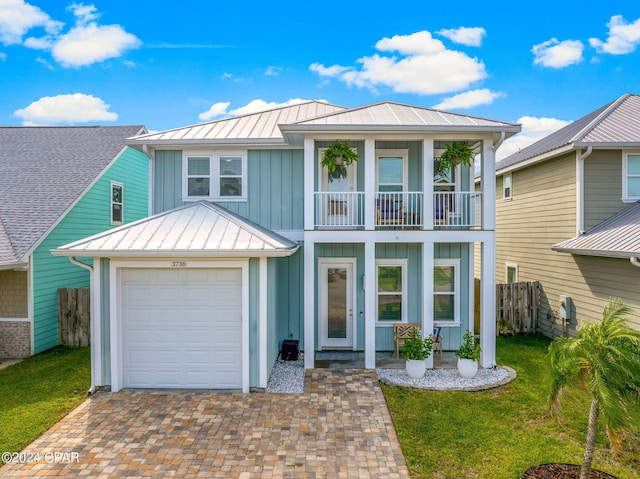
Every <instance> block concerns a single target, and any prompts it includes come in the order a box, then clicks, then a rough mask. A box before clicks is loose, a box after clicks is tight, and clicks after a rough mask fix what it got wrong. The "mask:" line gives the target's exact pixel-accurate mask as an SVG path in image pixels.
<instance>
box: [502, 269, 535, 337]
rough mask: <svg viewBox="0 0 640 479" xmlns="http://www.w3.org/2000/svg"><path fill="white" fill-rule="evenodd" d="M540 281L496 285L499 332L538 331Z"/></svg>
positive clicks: (519, 332)
mask: <svg viewBox="0 0 640 479" xmlns="http://www.w3.org/2000/svg"><path fill="white" fill-rule="evenodd" d="M539 306H540V282H539V281H533V282H521V283H510V284H497V285H496V321H497V332H498V334H521V333H536V332H538V309H539Z"/></svg>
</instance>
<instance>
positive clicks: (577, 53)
mask: <svg viewBox="0 0 640 479" xmlns="http://www.w3.org/2000/svg"><path fill="white" fill-rule="evenodd" d="M583 50H584V45H583V44H582V42H581V41H579V40H564V41H562V42H560V41H558V39H557V38H552V39H551V40H547V41H546V42H543V43H539V44H538V45H534V46H533V48H532V49H531V51H532V52H533V54H534V56H535V58H534V60H533V63H534V64H540V65H542V66H544V67H549V68H563V67H567V66H569V65H574V64H576V63H580V62H581V61H582V52H583Z"/></svg>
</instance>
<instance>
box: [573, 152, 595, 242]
mask: <svg viewBox="0 0 640 479" xmlns="http://www.w3.org/2000/svg"><path fill="white" fill-rule="evenodd" d="M592 151H593V146H588V147H587V149H586V151H585V152H584V153H583V154H581V155H579V156H578V157H577V159H576V234H577V235H582V234H584V160H585V159H586V158H587V156H589V155H590V154H591V152H592Z"/></svg>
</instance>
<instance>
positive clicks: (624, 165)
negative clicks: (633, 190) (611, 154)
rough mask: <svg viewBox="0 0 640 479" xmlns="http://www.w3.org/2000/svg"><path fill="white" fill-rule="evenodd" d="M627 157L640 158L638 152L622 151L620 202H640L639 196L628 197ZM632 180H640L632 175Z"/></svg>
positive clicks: (637, 176)
mask: <svg viewBox="0 0 640 479" xmlns="http://www.w3.org/2000/svg"><path fill="white" fill-rule="evenodd" d="M629 156H640V150H622V200H621V201H622V202H623V203H635V202H636V201H638V200H640V195H634V196H630V195H629ZM632 177H633V178H640V175H637V174H634V175H633V176H632Z"/></svg>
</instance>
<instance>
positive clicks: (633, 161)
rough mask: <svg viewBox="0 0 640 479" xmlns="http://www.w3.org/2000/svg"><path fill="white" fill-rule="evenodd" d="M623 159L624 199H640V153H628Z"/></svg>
mask: <svg viewBox="0 0 640 479" xmlns="http://www.w3.org/2000/svg"><path fill="white" fill-rule="evenodd" d="M623 158H624V159H623V161H622V200H623V201H637V200H640V153H626V154H625V155H624V156H623Z"/></svg>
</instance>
